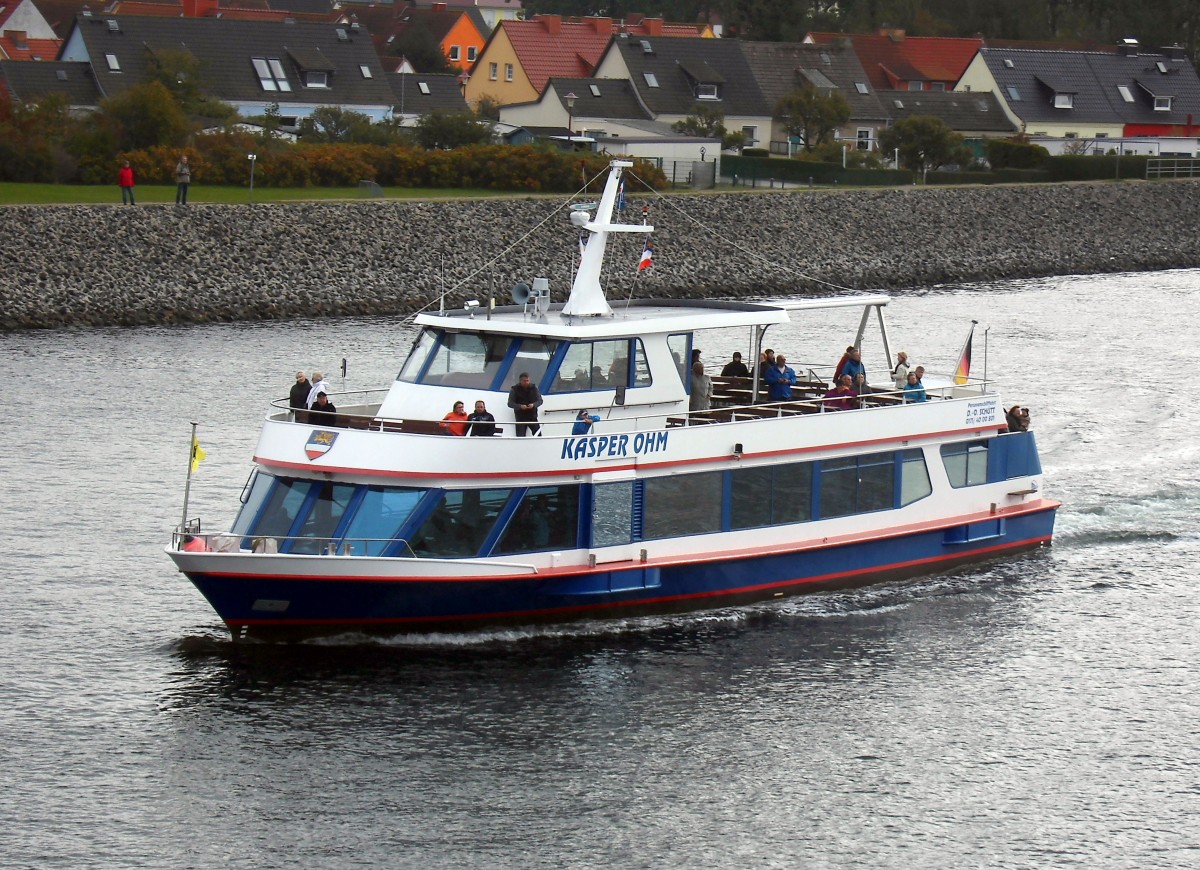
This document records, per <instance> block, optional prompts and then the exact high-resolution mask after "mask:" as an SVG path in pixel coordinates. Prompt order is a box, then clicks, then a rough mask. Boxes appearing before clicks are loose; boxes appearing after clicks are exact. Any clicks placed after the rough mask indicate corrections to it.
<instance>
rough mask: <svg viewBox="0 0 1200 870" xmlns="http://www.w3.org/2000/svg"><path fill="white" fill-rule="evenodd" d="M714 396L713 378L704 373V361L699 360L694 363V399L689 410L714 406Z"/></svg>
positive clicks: (705, 409)
mask: <svg viewBox="0 0 1200 870" xmlns="http://www.w3.org/2000/svg"><path fill="white" fill-rule="evenodd" d="M712 396H713V382H712V378H710V377H709V376H708V375H706V374H705V373H704V363H702V362H700V361H699V360H697V361H696V362H694V363H692V399H691V402H690V403H689V404H688V410H690V411H707V410H709V409H710V408H712Z"/></svg>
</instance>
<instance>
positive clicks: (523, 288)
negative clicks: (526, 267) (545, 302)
mask: <svg viewBox="0 0 1200 870" xmlns="http://www.w3.org/2000/svg"><path fill="white" fill-rule="evenodd" d="M531 292H532V291H531V290H530V289H529V285H528V284H526V283H525V282H524V281H521V282H519V283H517V284H513V288H512V299H513V302H515V303H517V304H518V305H524V304H525V303H526V302H528V301H529V294H530V293H531Z"/></svg>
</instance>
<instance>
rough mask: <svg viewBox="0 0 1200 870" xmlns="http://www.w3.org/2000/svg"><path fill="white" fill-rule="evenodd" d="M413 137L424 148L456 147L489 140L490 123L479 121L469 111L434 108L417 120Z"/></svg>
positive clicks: (490, 133)
mask: <svg viewBox="0 0 1200 870" xmlns="http://www.w3.org/2000/svg"><path fill="white" fill-rule="evenodd" d="M413 137H414V138H415V139H416V142H417V144H418V145H420V146H421V147H422V148H426V149H434V148H458V147H460V146H462V145H478V144H482V143H484V142H489V141H491V138H492V125H491V124H489V123H487V122H486V121H480V120H479V119H478V118H476V117H475V116H474V115H472V114H470V113H469V112H464V113H452V112H442V111H438V110H436V109H435V110H434V111H432V112H430V113H429V114H428V115H424V116H423V117H422V118H421V120H419V121H417V124H416V127H414V128H413Z"/></svg>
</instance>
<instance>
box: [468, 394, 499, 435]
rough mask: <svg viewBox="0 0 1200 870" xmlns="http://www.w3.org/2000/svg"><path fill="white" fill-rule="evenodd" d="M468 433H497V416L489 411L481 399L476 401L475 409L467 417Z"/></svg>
mask: <svg viewBox="0 0 1200 870" xmlns="http://www.w3.org/2000/svg"><path fill="white" fill-rule="evenodd" d="M467 422H468V423H469V424H470V425H469V426H468V427H467V434H468V435H485V436H491V435H495V434H496V418H495V417H493V416H492V414H491V412H490V411H488V409H487V405H485V404H484V402H483V400H482V399H480V400H479V401H477V402H476V403H475V411H474V412H473V413H472V414H471V416H470V417H468V418H467Z"/></svg>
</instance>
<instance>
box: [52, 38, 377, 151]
mask: <svg viewBox="0 0 1200 870" xmlns="http://www.w3.org/2000/svg"><path fill="white" fill-rule="evenodd" d="M179 53H185V54H187V55H190V56H191V57H194V58H195V60H196V62H197V64H198V66H199V68H200V70H201V73H200V75H201V78H202V81H201V82H200V89H201V91H202V92H203V93H204V94H205V95H206V96H209V97H215V98H216V99H219V100H222V101H223V102H226V103H228V104H230V105H231V106H233V107H234V108H236V109H237V111H238V112H239V114H241V115H243V116H247V117H250V116H257V115H262V114H265V113H266V112H267V111H268V110H269V109H270V110H276V109H277V110H278V112H279V113H280V115H281V116H282V117H283V119H284V126H285V127H293V126H295V125H296V124H297V123H298V122H299V120H300V119H302V118H305V117H307V116H309V115H310V114H312V112H313V111H314V110H315V109H317V108H320V107H322V106H340V107H342V108H344V109H348V110H351V111H355V112H360V113H362V114H364V115H367V116H368V117H369V118H371V120H373V121H381V120H385V119H387V118H389V117H390V116H391V112H392V102H393V95H392V89H391V86H390V85H389V84H388V81H387V78H386V76H385V75H384V71H383V67H382V65H381V64H380V62H379V57H378V55H376V53H375V49H374V47H373V46H372V45H371V40H370V37H369V36H368V35H367V34H366V33H365V32H362V31H359V30H355V29H354V28H353V27H342V26H334V25H330V24H315V23H308V22H300V21H290V22H289V21H284V22H275V21H233V20H228V19H224V18H168V17H155V16H85V15H80V16H79V17H78V18H77V19H76V22H75V27H74V29H73V30H72V31H71V34H70V36H68V38H67V41H66V44H65V45H64V46H63V50H62V54H61V56H60V58H59V60H62V61H75V62H78V63H86V64H88V65H89V66H90V68H91V71H92V75H93V76H94V78H95V81H96V85H97V88H98V90H99V91H100V93H101V95H102V96H112V95H114V94H119V93H121V92H123V91H125V90H128V89H129V88H131V87H133V86H134V85H137V84H140V83H142V82H145V81H146V80H148V78H149V77H150V74H151V68H152V65H153V63H154V60H155V57H156V55H158V56H161V57H166V56H169V55H172V54H175V55H177V54H179Z"/></svg>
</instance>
